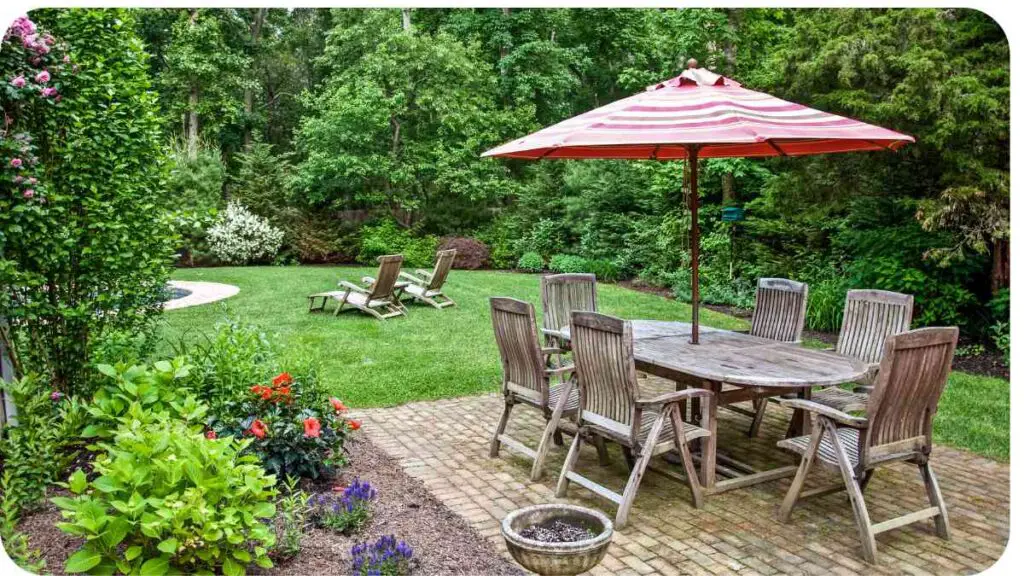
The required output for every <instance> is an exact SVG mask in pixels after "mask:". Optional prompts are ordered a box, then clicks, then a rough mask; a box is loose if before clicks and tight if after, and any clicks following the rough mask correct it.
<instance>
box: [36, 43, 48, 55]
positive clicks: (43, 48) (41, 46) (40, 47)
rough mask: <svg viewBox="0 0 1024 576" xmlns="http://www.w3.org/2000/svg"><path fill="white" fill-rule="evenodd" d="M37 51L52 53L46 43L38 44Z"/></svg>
mask: <svg viewBox="0 0 1024 576" xmlns="http://www.w3.org/2000/svg"><path fill="white" fill-rule="evenodd" d="M36 52H38V53H40V54H49V53H50V47H49V46H47V45H46V44H36Z"/></svg>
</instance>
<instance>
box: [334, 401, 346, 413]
mask: <svg viewBox="0 0 1024 576" xmlns="http://www.w3.org/2000/svg"><path fill="white" fill-rule="evenodd" d="M331 406H333V407H334V411H335V412H344V411H345V410H348V408H347V407H345V405H344V404H342V403H341V400H338V399H337V398H331Z"/></svg>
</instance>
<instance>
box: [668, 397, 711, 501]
mask: <svg viewBox="0 0 1024 576" xmlns="http://www.w3.org/2000/svg"><path fill="white" fill-rule="evenodd" d="M682 409H683V407H682V406H680V405H678V404H677V405H676V406H675V407H673V408H672V427H673V428H675V439H676V450H679V457H680V460H682V461H683V462H682V464H683V468H684V469H685V470H686V481H687V482H689V484H690V493H691V494H693V507H694V508H703V507H704V488H703V487H702V486H701V485H700V477H699V476H697V468H696V467H695V466H694V465H693V454H691V453H690V445H689V444H688V443H687V442H686V438H684V437H683V418H682V416H681V415H680V414H679V411H680V410H682Z"/></svg>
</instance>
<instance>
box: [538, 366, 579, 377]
mask: <svg viewBox="0 0 1024 576" xmlns="http://www.w3.org/2000/svg"><path fill="white" fill-rule="evenodd" d="M575 371H576V366H575V365H574V364H566V365H565V366H560V367H558V368H545V369H544V373H545V374H547V375H548V376H561V375H562V374H572V373H573V372H575Z"/></svg>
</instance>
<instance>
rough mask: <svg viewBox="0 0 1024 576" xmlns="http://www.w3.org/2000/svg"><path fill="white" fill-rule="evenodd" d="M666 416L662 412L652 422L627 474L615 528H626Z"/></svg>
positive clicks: (616, 515)
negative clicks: (630, 470) (637, 457)
mask: <svg viewBox="0 0 1024 576" xmlns="http://www.w3.org/2000/svg"><path fill="white" fill-rule="evenodd" d="M666 415H667V413H666V412H665V411H664V410H663V411H662V413H661V415H660V416H659V417H658V419H657V420H655V421H654V425H653V426H651V430H650V432H648V433H647V441H646V442H644V448H643V450H642V451H641V452H640V459H639V460H637V462H636V464H635V465H634V466H633V471H632V472H630V474H629V481H628V482H626V489H625V490H623V491H622V502H620V503H619V510H618V512H616V513H615V527H616V528H620V529H621V528H625V527H626V521H627V519H628V518H629V509H630V508H632V507H633V500H635V499H636V493H637V492H638V491H639V490H640V481H641V480H643V477H644V472H645V471H646V470H647V464H648V463H649V462H650V461H651V456H652V455H653V454H654V447H655V446H657V445H658V436H659V435H660V434H661V429H662V427H663V426H664V425H665V416H666Z"/></svg>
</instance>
